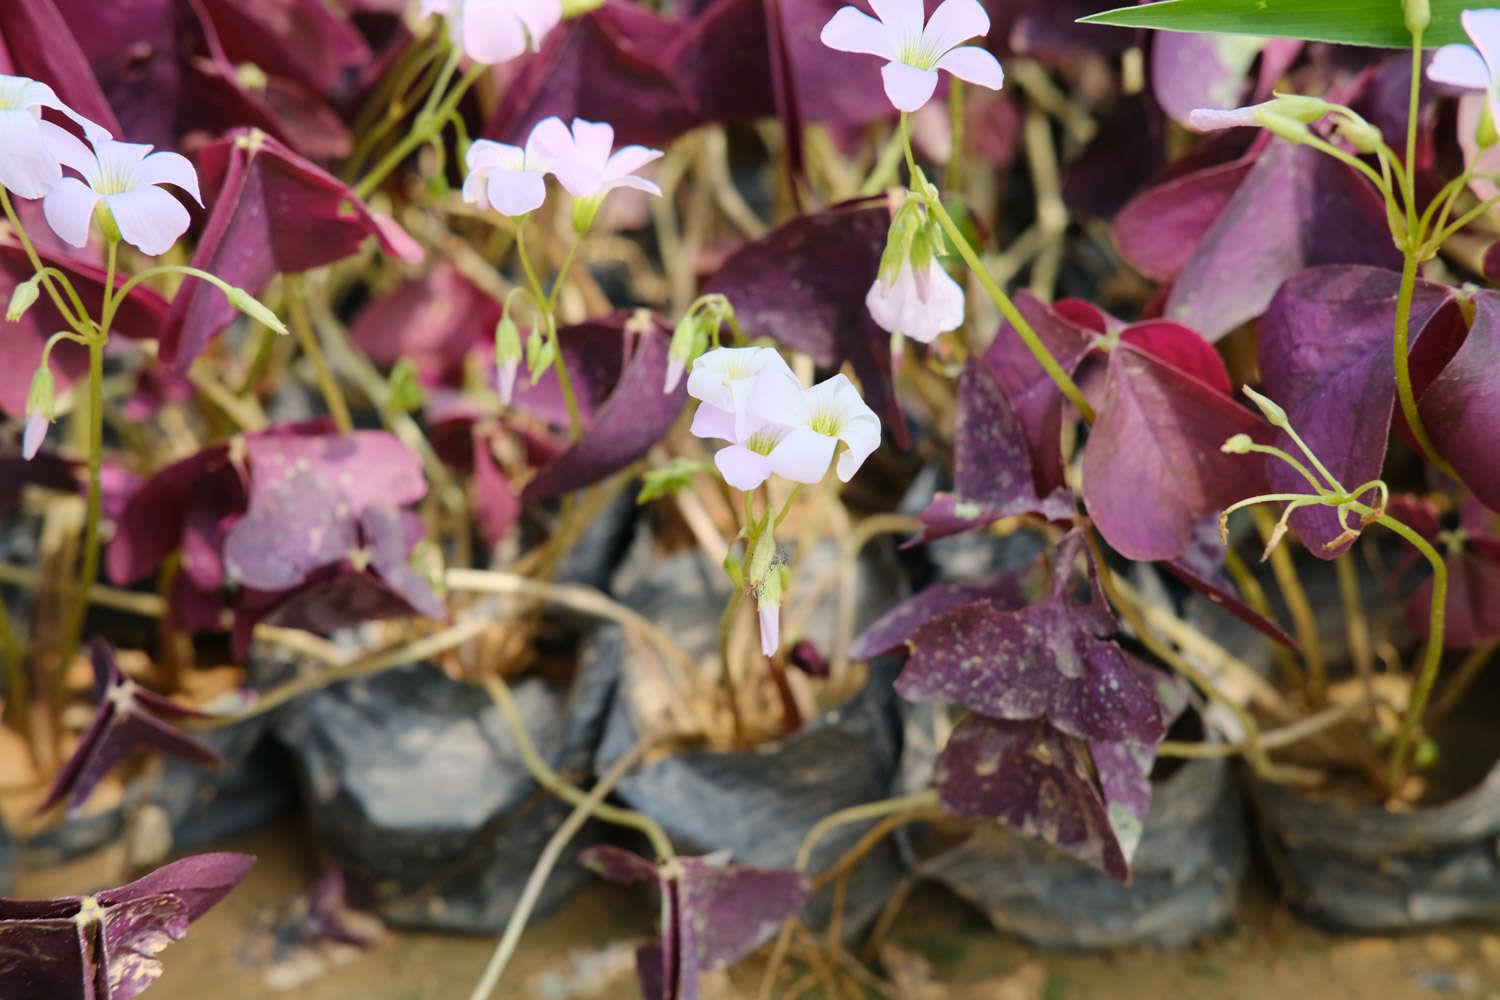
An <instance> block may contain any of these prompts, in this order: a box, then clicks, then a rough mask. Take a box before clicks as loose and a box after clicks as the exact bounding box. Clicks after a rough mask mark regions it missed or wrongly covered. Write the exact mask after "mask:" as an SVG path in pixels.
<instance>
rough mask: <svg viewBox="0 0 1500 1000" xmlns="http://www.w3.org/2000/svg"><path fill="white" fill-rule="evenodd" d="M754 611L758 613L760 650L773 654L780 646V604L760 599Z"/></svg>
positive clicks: (769, 654) (768, 654)
mask: <svg viewBox="0 0 1500 1000" xmlns="http://www.w3.org/2000/svg"><path fill="white" fill-rule="evenodd" d="M756 611H757V612H758V614H759V615H760V651H761V652H762V653H764V654H766V655H767V656H775V655H776V650H777V649H779V648H780V647H781V605H780V604H772V603H770V602H769V601H761V602H759V603H758V604H757V605H756Z"/></svg>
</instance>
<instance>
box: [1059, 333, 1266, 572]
mask: <svg viewBox="0 0 1500 1000" xmlns="http://www.w3.org/2000/svg"><path fill="white" fill-rule="evenodd" d="M1269 430H1270V428H1269V427H1267V426H1266V425H1265V424H1264V423H1263V422H1262V421H1260V420H1259V419H1258V418H1257V417H1255V416H1253V415H1252V414H1251V413H1250V412H1249V411H1248V410H1246V409H1245V408H1243V407H1241V406H1239V405H1238V404H1237V403H1235V402H1234V400H1232V399H1231V398H1229V397H1228V396H1227V395H1225V394H1224V393H1222V392H1219V391H1218V390H1216V389H1214V388H1213V387H1212V386H1209V385H1207V384H1206V383H1204V382H1200V381H1199V380H1197V379H1195V378H1193V377H1192V376H1190V375H1187V374H1185V373H1184V372H1181V371H1179V370H1178V369H1176V368H1174V367H1172V366H1171V365H1168V364H1166V363H1165V362H1163V361H1160V360H1158V359H1157V358H1155V357H1153V356H1151V355H1149V354H1147V353H1145V352H1144V351H1141V350H1138V349H1136V348H1134V347H1132V346H1130V345H1128V344H1121V345H1120V346H1119V347H1117V348H1115V350H1114V351H1113V352H1111V354H1110V358H1109V368H1108V374H1107V376H1106V380H1105V385H1104V397H1103V400H1102V402H1101V403H1100V404H1099V419H1098V421H1097V422H1096V423H1095V424H1094V426H1093V428H1092V429H1091V430H1090V432H1089V439H1088V444H1087V445H1085V446H1084V452H1083V500H1084V504H1085V505H1086V506H1087V507H1088V512H1089V516H1090V517H1091V518H1093V520H1094V523H1095V524H1096V525H1097V526H1098V528H1099V532H1100V533H1101V534H1102V535H1103V536H1104V538H1105V540H1106V541H1108V542H1109V544H1110V545H1111V546H1112V547H1113V548H1114V549H1115V550H1116V551H1118V552H1119V553H1120V554H1121V555H1124V556H1126V557H1127V558H1130V559H1140V560H1155V559H1174V558H1176V557H1177V556H1179V555H1181V554H1182V553H1183V552H1184V551H1185V550H1186V549H1187V547H1188V546H1189V545H1190V544H1191V542H1192V539H1193V525H1194V522H1196V521H1197V520H1198V519H1200V518H1202V517H1205V516H1207V515H1209V514H1214V513H1217V512H1218V511H1220V510H1223V509H1224V508H1225V507H1227V506H1229V505H1230V504H1231V503H1233V502H1235V501H1236V500H1239V499H1241V498H1243V497H1247V496H1251V495H1253V494H1255V493H1260V492H1264V490H1262V489H1260V486H1261V485H1262V484H1263V483H1264V481H1265V476H1264V472H1263V469H1262V467H1261V466H1260V464H1259V463H1256V462H1252V461H1246V460H1245V458H1244V457H1243V456H1235V455H1225V454H1223V453H1222V452H1220V450H1219V448H1220V446H1221V445H1222V444H1223V443H1224V442H1225V441H1226V440H1228V439H1229V438H1230V437H1232V436H1233V435H1235V434H1241V433H1244V434H1249V435H1250V436H1251V437H1255V438H1257V439H1259V440H1265V439H1266V438H1267V437H1268V436H1269Z"/></svg>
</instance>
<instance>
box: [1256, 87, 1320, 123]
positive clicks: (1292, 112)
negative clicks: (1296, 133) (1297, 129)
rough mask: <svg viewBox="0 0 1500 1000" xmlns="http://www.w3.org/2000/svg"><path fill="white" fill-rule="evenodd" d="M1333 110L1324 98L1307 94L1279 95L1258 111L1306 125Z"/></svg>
mask: <svg viewBox="0 0 1500 1000" xmlns="http://www.w3.org/2000/svg"><path fill="white" fill-rule="evenodd" d="M1332 110H1333V105H1332V104H1329V103H1328V102H1327V101H1325V100H1323V98H1321V97H1310V96H1308V95H1307V94H1277V95H1276V96H1275V97H1273V98H1272V99H1271V100H1269V101H1267V102H1266V103H1265V104H1263V105H1261V106H1260V108H1259V109H1258V111H1268V112H1270V113H1271V114H1276V115H1284V116H1285V117H1287V118H1292V119H1295V120H1297V121H1299V122H1303V123H1305V124H1311V123H1312V122H1315V121H1317V120H1318V119H1319V118H1322V117H1323V116H1324V115H1326V114H1328V112H1330V111H1332Z"/></svg>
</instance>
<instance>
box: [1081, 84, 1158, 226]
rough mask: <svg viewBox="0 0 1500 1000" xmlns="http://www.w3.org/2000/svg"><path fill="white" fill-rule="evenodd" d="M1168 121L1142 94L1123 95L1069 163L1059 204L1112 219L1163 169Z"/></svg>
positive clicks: (1100, 119)
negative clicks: (1086, 143) (1080, 151)
mask: <svg viewBox="0 0 1500 1000" xmlns="http://www.w3.org/2000/svg"><path fill="white" fill-rule="evenodd" d="M1165 140H1166V119H1165V118H1164V117H1163V115H1162V113H1161V109H1160V108H1159V107H1157V105H1156V102H1155V101H1153V100H1151V97H1150V95H1148V94H1145V93H1138V94H1131V95H1122V96H1120V97H1117V98H1116V99H1115V101H1114V105H1113V106H1112V107H1111V108H1110V109H1109V111H1108V112H1106V113H1105V114H1104V115H1103V116H1102V117H1101V118H1099V119H1098V129H1097V130H1096V131H1095V133H1094V137H1093V138H1092V139H1090V140H1089V143H1088V145H1087V146H1085V147H1084V149H1083V152H1082V153H1080V154H1079V156H1078V157H1077V158H1076V159H1075V160H1073V162H1072V163H1071V164H1069V165H1068V171H1067V174H1066V176H1065V177H1064V178H1063V187H1062V196H1063V203H1064V204H1065V205H1067V207H1068V211H1070V212H1072V213H1073V214H1074V215H1083V216H1093V217H1094V218H1099V219H1110V218H1113V217H1114V216H1115V215H1116V214H1117V213H1118V212H1119V211H1120V209H1121V208H1123V207H1124V206H1125V205H1126V204H1128V203H1129V201H1130V199H1131V198H1132V197H1134V196H1135V194H1136V193H1137V192H1138V191H1140V189H1141V188H1142V187H1143V186H1144V185H1145V184H1146V183H1147V182H1148V181H1149V180H1150V179H1151V178H1152V176H1153V175H1155V174H1156V173H1157V171H1159V170H1160V169H1161V168H1162V165H1163V163H1164V153H1163V150H1164V149H1165V147H1166V141H1165Z"/></svg>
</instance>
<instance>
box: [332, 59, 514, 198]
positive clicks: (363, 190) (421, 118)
mask: <svg viewBox="0 0 1500 1000" xmlns="http://www.w3.org/2000/svg"><path fill="white" fill-rule="evenodd" d="M451 58H452V57H451V56H450V59H451ZM488 69H489V67H488V66H484V65H480V64H475V65H474V66H471V67H470V68H469V70H468V72H466V73H465V74H464V75H463V77H462V78H461V79H460V80H459V81H458V85H457V86H455V87H454V88H453V90H452V91H451V92H450V93H449V94H448V95H447V97H445V98H443V99H442V101H440V102H439V103H436V104H434V103H433V101H432V97H431V96H429V98H428V101H427V107H424V108H423V111H422V113H421V114H419V115H418V116H417V119H416V121H415V122H413V123H412V129H411V131H410V132H408V133H407V134H406V135H405V136H404V137H403V138H402V140H401V141H400V142H398V143H397V144H396V145H395V146H393V147H392V148H391V150H390V151H389V152H388V153H386V154H385V156H384V157H382V158H381V160H380V162H379V163H377V164H376V165H375V167H374V169H372V170H371V171H370V172H369V173H368V174H366V175H365V176H364V177H363V178H361V179H360V182H359V183H358V184H356V185H355V186H354V196H355V197H356V198H359V199H361V200H364V199H365V198H368V197H369V196H370V195H371V194H373V193H374V191H375V189H376V188H378V187H380V184H381V182H382V181H384V180H385V179H386V178H387V177H389V176H390V175H391V172H392V171H394V170H395V169H396V168H397V167H398V166H400V165H401V163H402V162H403V161H404V160H405V159H406V158H407V157H408V156H410V155H411V154H412V152H413V151H415V150H417V149H418V148H420V147H421V146H422V145H423V144H425V143H428V142H431V141H432V140H433V139H434V138H435V137H436V136H437V134H438V132H440V131H441V130H442V128H443V124H444V123H445V122H446V121H448V119H449V117H450V116H452V114H453V112H454V111H456V110H457V109H458V102H459V101H461V100H463V96H464V94H466V93H468V91H469V88H470V87H472V86H473V85H474V82H475V81H476V80H478V79H479V78H480V77H481V76H483V75H484V74H485V72H486V70H488ZM451 75H452V74H451V73H449V74H447V75H446V76H445V79H446V78H448V77H451ZM439 92H440V91H439V89H438V88H434V90H433V94H437V93H439ZM429 109H430V110H429Z"/></svg>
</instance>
